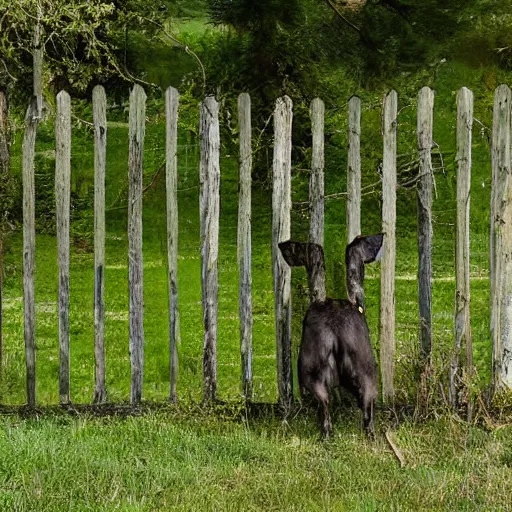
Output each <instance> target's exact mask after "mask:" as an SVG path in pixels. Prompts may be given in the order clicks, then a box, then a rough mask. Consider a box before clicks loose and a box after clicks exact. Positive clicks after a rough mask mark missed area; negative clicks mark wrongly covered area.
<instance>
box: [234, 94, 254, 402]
mask: <svg viewBox="0 0 512 512" xmlns="http://www.w3.org/2000/svg"><path fill="white" fill-rule="evenodd" d="M238 125H239V129H240V187H239V190H240V192H239V198H238V233H237V257H238V268H239V271H240V281H239V291H238V298H239V314H240V357H241V362H242V393H243V396H244V398H245V399H246V400H250V399H251V398H252V321H253V320H252V273H251V171H252V147H251V97H250V96H249V95H248V94H247V93H242V94H240V95H239V96H238Z"/></svg>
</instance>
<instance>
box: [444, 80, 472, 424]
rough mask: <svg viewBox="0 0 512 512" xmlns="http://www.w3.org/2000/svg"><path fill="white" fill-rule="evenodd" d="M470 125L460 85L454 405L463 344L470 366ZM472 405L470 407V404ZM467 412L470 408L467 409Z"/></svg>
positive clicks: (468, 96)
mask: <svg viewBox="0 0 512 512" xmlns="http://www.w3.org/2000/svg"><path fill="white" fill-rule="evenodd" d="M472 127H473V93H472V92H471V91H470V90H469V89H466V88H465V87H463V88H462V89H460V90H459V92H458V94H457V156H456V162H457V229H456V243H455V275H456V292H455V317H454V334H455V338H454V347H453V356H452V363H451V368H450V389H449V399H450V404H451V405H452V407H456V406H457V388H458V382H457V380H458V379H460V375H459V373H460V370H459V366H460V357H461V350H462V346H463V345H465V348H466V365H465V366H466V373H467V375H468V374H469V373H470V372H471V369H472V366H473V349H472V344H471V326H470V320H469V304H470V280H469V200H470V194H469V192H470V186H471V132H472ZM470 409H471V408H470ZM468 414H469V415H470V414H471V413H470V410H469V411H468Z"/></svg>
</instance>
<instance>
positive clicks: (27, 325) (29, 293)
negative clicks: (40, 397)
mask: <svg viewBox="0 0 512 512" xmlns="http://www.w3.org/2000/svg"><path fill="white" fill-rule="evenodd" d="M37 105H38V102H37V98H36V97H33V98H32V102H31V104H30V106H29V107H28V110H27V114H26V116H25V133H24V135H23V150H22V151H23V157H22V167H23V171H22V174H23V324H24V339H25V364H26V370H27V403H28V405H29V407H34V406H35V405H36V331H35V328H36V304H35V295H34V267H35V252H36V228H35V185H34V158H35V146H36V134H37V127H38V125H39V110H38V107H37Z"/></svg>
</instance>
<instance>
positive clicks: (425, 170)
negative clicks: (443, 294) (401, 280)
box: [416, 87, 434, 365]
mask: <svg viewBox="0 0 512 512" xmlns="http://www.w3.org/2000/svg"><path fill="white" fill-rule="evenodd" d="M433 124H434V91H433V90H432V89H430V87H423V88H422V89H421V90H420V92H419V94H418V120H417V132H418V153H419V169H418V173H419V180H418V184H417V187H416V195H417V202H418V301H419V315H420V355H421V358H422V360H423V361H422V362H423V363H425V364H426V365H428V364H429V363H430V356H431V353H432V238H433V233H432V190H433V185H434V183H433V170H432V155H431V151H432V145H433V138H432V133H433Z"/></svg>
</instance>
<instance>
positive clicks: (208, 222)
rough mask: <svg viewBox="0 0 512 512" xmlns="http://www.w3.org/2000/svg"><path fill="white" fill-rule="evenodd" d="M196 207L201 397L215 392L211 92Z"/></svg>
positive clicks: (203, 113)
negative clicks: (201, 318)
mask: <svg viewBox="0 0 512 512" xmlns="http://www.w3.org/2000/svg"><path fill="white" fill-rule="evenodd" d="M199 139H200V150H201V155H200V164H199V180H200V192H199V209H200V220H201V223H200V224H201V226H200V232H201V289H202V302H203V325H204V345H203V398H204V400H205V401H213V400H215V398H216V396H217V320H218V295H219V283H218V266H217V265H218V254H219V207H220V163H219V158H220V133H219V104H218V102H217V100H216V99H215V98H214V97H213V96H208V97H207V98H205V100H204V101H203V102H202V103H201V107H200V113H199Z"/></svg>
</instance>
